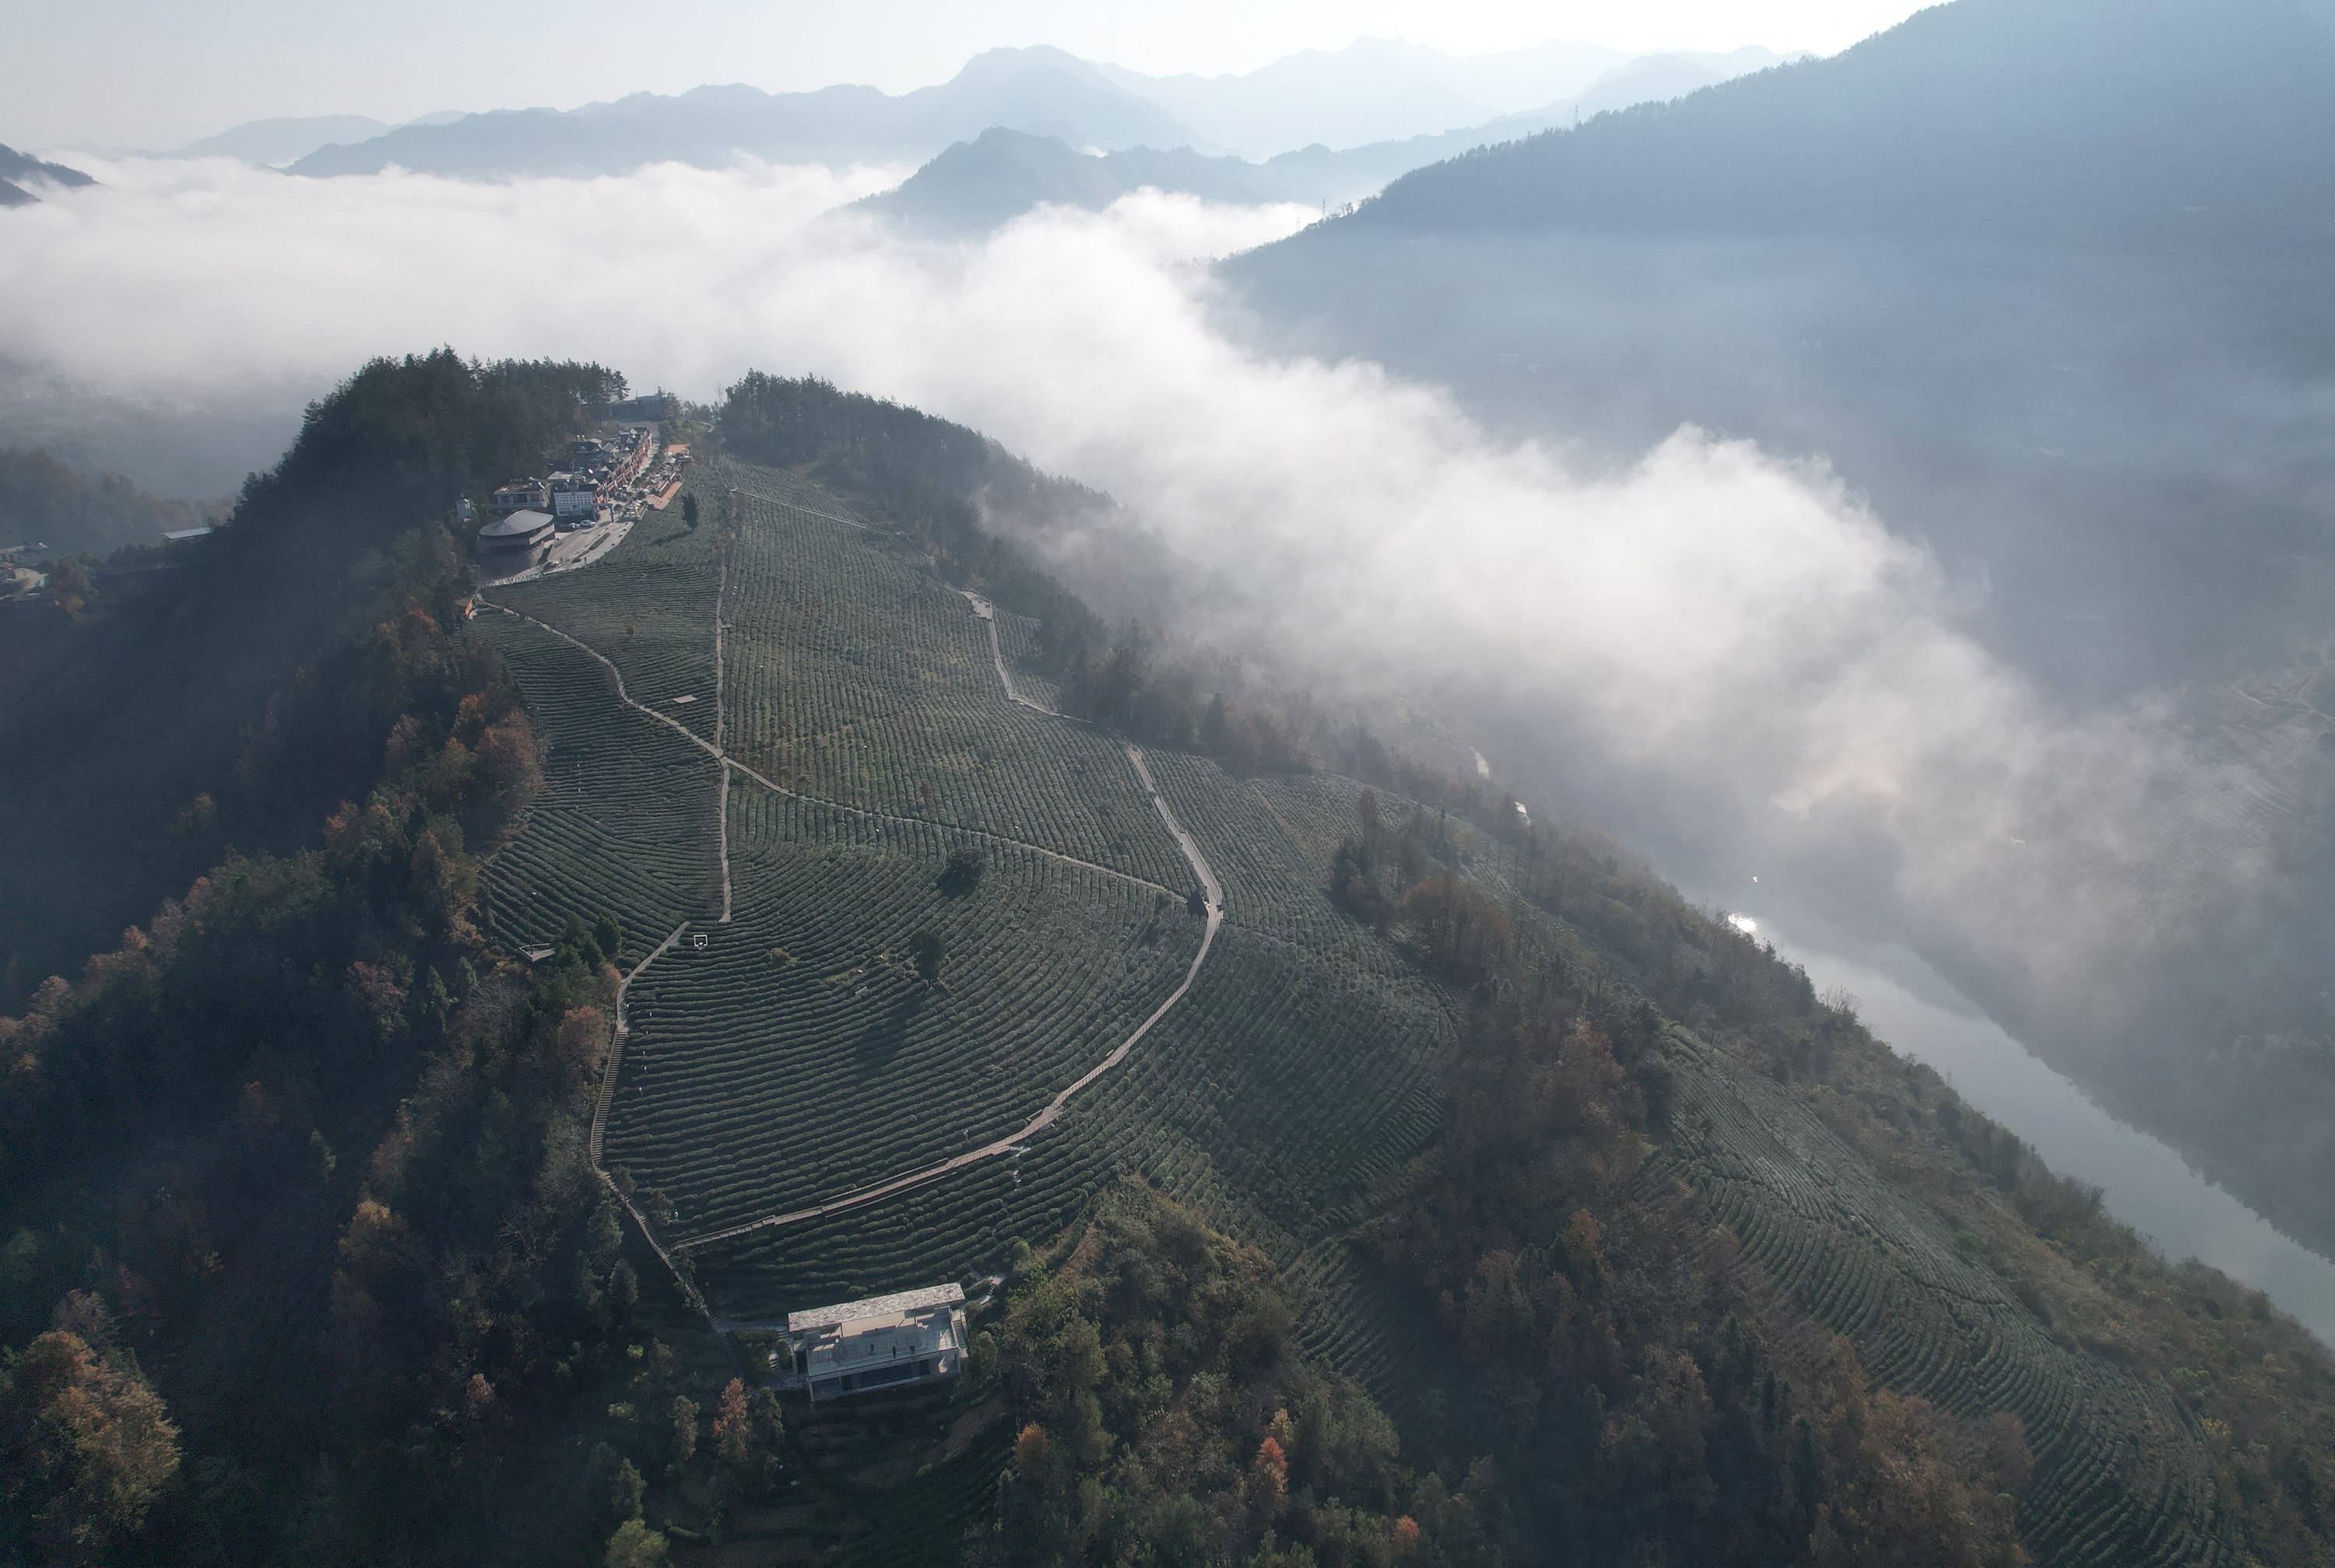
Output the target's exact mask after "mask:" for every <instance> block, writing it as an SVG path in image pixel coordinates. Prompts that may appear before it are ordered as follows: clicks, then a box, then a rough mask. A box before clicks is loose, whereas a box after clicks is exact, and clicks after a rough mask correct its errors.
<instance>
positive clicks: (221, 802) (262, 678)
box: [0, 350, 625, 1001]
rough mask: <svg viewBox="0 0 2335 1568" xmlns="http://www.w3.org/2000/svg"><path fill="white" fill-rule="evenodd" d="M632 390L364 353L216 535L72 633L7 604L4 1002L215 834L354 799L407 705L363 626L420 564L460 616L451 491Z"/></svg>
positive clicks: (555, 367)
mask: <svg viewBox="0 0 2335 1568" xmlns="http://www.w3.org/2000/svg"><path fill="white" fill-rule="evenodd" d="M624 391H625V386H624V378H623V377H622V376H620V375H617V374H616V373H614V372H610V371H606V370H603V369H601V368H600V367H598V366H596V365H574V364H555V363H548V362H538V363H501V364H493V365H478V364H474V363H469V362H466V361H464V360H462V359H460V357H458V356H457V355H455V354H454V353H451V352H449V351H446V350H440V351H439V352H437V353H431V354H428V355H424V356H421V357H418V358H411V359H407V360H404V361H393V360H380V361H376V362H374V363H373V364H370V365H368V366H366V367H365V368H364V369H363V370H362V371H360V372H359V373H357V374H356V375H355V376H354V377H353V378H351V380H350V381H349V382H347V383H346V384H345V385H344V386H343V387H341V388H340V389H339V390H338V391H336V392H334V393H333V395H332V396H330V397H328V398H326V399H325V400H324V401H323V402H319V403H317V404H315V406H314V407H312V408H311V409H310V410H309V411H308V413H307V416H306V419H305V421H304V424H303V427H302V430H301V433H300V438H299V440H297V441H296V443H295V444H294V446H293V449H292V450H291V451H290V452H289V453H287V454H286V457H285V460H284V461H283V463H282V464H281V465H279V466H278V467H277V468H276V469H275V470H274V471H272V472H270V473H267V474H264V475H255V476H253V478H252V479H251V480H250V481H249V482H248V483H247V485H246V486H245V489H244V492H243V494H242V496H241V497H240V498H238V499H237V502H236V505H235V508H234V510H233V512H232V514H231V515H230V516H229V517H228V519H227V521H226V522H225V524H224V525H223V526H222V527H221V528H219V529H218V531H217V532H216V533H214V534H213V535H211V536H210V537H208V538H205V539H202V540H199V541H196V542H195V543H193V544H192V545H191V546H184V547H177V549H176V550H175V551H174V554H173V556H172V565H173V566H176V567H177V569H175V570H171V571H168V572H163V573H156V574H145V575H137V576H129V577H126V578H123V579H121V580H120V584H119V586H116V587H109V588H107V589H106V590H105V591H104V593H103V594H102V595H101V598H100V599H99V600H98V601H97V602H96V604H95V605H94V607H93V608H92V609H91V610H90V611H88V612H86V613H83V614H82V615H79V616H78V617H76V618H74V619H73V621H72V623H71V624H64V625H58V624H52V622H53V615H54V613H55V612H53V611H52V612H51V613H50V614H47V615H42V614H16V615H8V616H5V617H0V800H5V802H7V803H8V805H9V806H10V807H12V808H13V809H9V810H6V811H0V946H5V953H7V955H8V956H7V959H6V961H5V963H0V998H6V999H9V1000H11V1001H13V1000H17V999H21V998H22V997H23V996H24V994H25V992H27V991H28V990H29V989H30V987H31V986H33V985H34V984H36V983H37V982H39V980H40V979H41V977H42V976H43V975H44V974H45V973H48V972H49V971H50V970H52V969H54V968H58V967H62V966H63V965H64V964H66V963H70V962H72V961H73V959H74V958H75V957H76V956H77V955H79V954H82V953H87V952H89V951H90V950H92V948H94V947H96V946H98V945H100V944H102V943H103V942H105V941H106V940H107V939H109V938H110V937H111V935H112V934H115V933H117V932H119V931H120V930H121V927H122V926H123V925H125V924H129V923H130V922H131V921H132V920H136V919H140V918H142V917H143V916H144V915H146V914H147V913H149V912H150V910H151V909H152V908H153V906H154V905H155V903H156V902H157V901H158V900H159V899H160V898H161V897H163V896H164V895H167V894H170V893H172V892H178V891H183V890H184V888H185V886H186V883H187V880H188V878H189V877H190V876H192V875H193V874H194V873H195V872H197V871H199V870H200V869H201V868H202V867H204V866H208V865H209V864H210V863H211V860H212V858H213V857H216V856H217V855H218V853H219V852H220V851H221V850H222V849H224V848H225V847H228V846H229V845H235V846H239V847H243V848H245V849H257V848H260V847H271V848H287V847H292V846H294V845H296V844H299V843H303V842H313V839H314V836H315V831H316V826H317V824H318V823H319V822H321V820H322V818H323V815H324V813H325V812H326V811H328V810H329V809H330V808H332V806H333V804H334V802H335V801H337V800H340V799H346V798H349V797H350V796H352V795H357V794H362V793H363V789H364V787H365V785H364V780H365V779H367V778H369V777H370V770H371V769H373V767H375V766H377V758H376V757H375V756H374V755H373V751H374V748H375V747H376V746H377V744H378V740H377V736H376V735H375V734H374V731H375V730H376V729H377V727H378V726H379V724H380V723H381V722H383V721H382V719H381V715H382V714H383V712H387V713H389V715H390V717H392V718H393V717H394V716H395V714H394V704H395V703H396V702H398V701H399V700H400V698H399V696H398V694H397V693H396V692H395V691H394V690H393V689H383V688H381V687H379V686H377V685H376V686H374V687H373V688H371V689H370V690H368V689H367V688H366V687H365V686H364V684H363V682H365V680H366V679H367V677H366V675H365V674H364V671H365V670H366V669H367V667H368V666H369V665H378V664H379V663H380V662H381V660H382V659H383V656H384V655H383V653H382V652H381V651H380V650H379V649H378V648H377V647H376V646H374V645H373V644H369V643H368V642H367V634H368V632H369V630H370V628H372V627H373V626H374V625H376V624H379V623H381V622H382V621H383V619H384V618H392V619H393V618H394V615H395V613H396V612H397V610H398V609H399V608H400V607H401V606H402V604H403V602H404V601H405V599H406V598H407V597H408V596H410V595H412V593H413V591H414V590H413V589H412V586H411V585H412V582H413V581H414V577H415V575H416V574H421V576H422V578H423V579H424V580H425V581H426V582H427V583H428V585H429V587H428V592H427V595H426V596H425V597H424V598H423V599H422V601H421V609H422V610H423V612H424V613H426V614H428V615H431V616H432V617H434V618H435V619H436V621H437V622H438V623H439V624H441V625H443V624H451V622H452V621H453V620H454V619H456V618H457V616H458V611H457V608H456V606H457V605H458V604H459V602H460V600H461V599H462V598H463V597H464V596H465V595H466V594H467V583H466V582H465V580H464V575H465V566H464V562H465V560H466V558H467V541H461V542H458V541H456V540H455V539H453V538H452V537H451V536H450V535H448V534H447V532H446V531H445V526H446V524H447V523H448V522H449V521H451V517H452V511H453V506H454V502H455V500H456V498H458V497H461V496H464V495H470V496H483V495H486V494H488V493H489V492H490V491H491V489H492V488H493V486H494V485H496V484H498V483H499V482H501V481H502V480H504V479H509V477H510V476H511V475H513V474H519V473H539V472H541V471H543V460H544V458H545V456H546V454H547V452H548V451H549V450H550V449H551V448H552V447H554V446H555V445H556V444H557V443H559V442H562V441H564V440H566V439H567V436H568V435H569V434H570V433H571V432H573V431H576V429H578V428H580V427H581V425H582V423H583V422H584V421H586V420H587V419H588V418H590V417H591V416H592V415H593V414H594V413H595V412H596V411H597V410H598V409H600V408H603V407H605V406H606V404H607V403H608V402H610V401H612V400H614V399H615V398H618V397H621V396H622V395H623V394H624ZM9 471H11V472H13V471H14V470H13V469H11V470H9ZM360 691H363V692H365V694H366V695H367V696H368V697H369V698H370V699H371V702H370V703H366V702H353V701H352V700H351V699H352V694H353V693H354V692H360Z"/></svg>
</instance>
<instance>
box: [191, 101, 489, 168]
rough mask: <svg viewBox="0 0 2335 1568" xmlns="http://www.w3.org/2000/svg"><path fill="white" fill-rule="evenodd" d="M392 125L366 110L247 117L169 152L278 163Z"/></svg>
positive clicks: (427, 121) (435, 119)
mask: <svg viewBox="0 0 2335 1568" xmlns="http://www.w3.org/2000/svg"><path fill="white" fill-rule="evenodd" d="M463 118H465V116H464V115H463V114H462V112H461V111H459V110H449V111H442V112H440V113H437V114H425V115H423V116H422V117H421V119H419V120H410V121H406V123H407V124H409V125H450V124H451V123H453V122H454V121H457V120H460V119H463ZM397 129H398V127H396V126H394V125H392V124H390V123H389V122H388V121H385V120H375V119H374V118H373V116H371V115H369V114H315V115H308V116H305V117H302V118H296V119H284V120H252V121H246V122H245V123H243V124H241V125H237V126H235V127H233V128H231V129H229V130H227V131H220V132H219V133H218V135H217V136H206V137H204V138H202V139H201V140H199V141H190V142H189V143H187V145H186V146H184V147H181V148H179V150H177V151H175V152H172V153H170V154H167V156H169V157H171V158H234V159H240V160H242V161H244V162H246V163H256V164H259V165H261V166H263V167H265V168H270V169H275V168H281V167H282V166H283V165H285V164H287V163H291V162H295V161H296V160H299V159H302V158H305V157H306V156H307V155H308V154H310V153H311V152H314V151H315V150H317V149H318V148H320V147H330V146H332V145H334V144H335V143H354V142H360V141H370V140H373V138H374V137H376V136H386V135H388V134H389V133H390V132H391V131H395V130H397Z"/></svg>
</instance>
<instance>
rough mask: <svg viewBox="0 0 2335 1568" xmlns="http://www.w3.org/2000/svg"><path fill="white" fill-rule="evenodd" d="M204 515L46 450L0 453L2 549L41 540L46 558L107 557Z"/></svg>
mask: <svg viewBox="0 0 2335 1568" xmlns="http://www.w3.org/2000/svg"><path fill="white" fill-rule="evenodd" d="M208 520H209V518H208V515H207V514H206V513H204V512H202V511H199V510H198V509H197V508H194V507H191V506H189V505H188V504H187V503H186V502H184V501H166V500H161V499H159V498H156V497H153V496H150V495H147V494H145V493H144V492H143V491H141V490H140V489H138V487H137V486H135V485H133V484H131V482H130V481H129V480H128V479H123V478H122V477H121V475H119V474H99V475H95V476H93V477H92V476H91V475H88V474H83V473H81V472H78V471H77V470H75V469H70V468H67V467H66V466H65V465H64V464H63V463H61V462H59V461H57V460H56V459H55V458H53V457H51V456H50V455H49V454H48V453H47V452H45V451H42V450H38V449H35V450H32V451H0V547H6V546H9V545H33V544H39V545H43V546H45V547H46V548H45V549H44V550H40V551H36V552H33V558H34V559H38V558H40V557H44V556H56V557H70V556H79V555H91V556H103V555H109V554H111V552H113V551H114V550H117V549H119V548H121V547H122V546H124V545H152V544H159V543H160V541H161V538H162V536H163V535H164V534H167V533H174V532H177V531H179V530H180V529H184V528H201V527H202V526H203V525H204V524H205V523H206V522H207V521H208Z"/></svg>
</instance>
